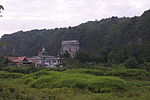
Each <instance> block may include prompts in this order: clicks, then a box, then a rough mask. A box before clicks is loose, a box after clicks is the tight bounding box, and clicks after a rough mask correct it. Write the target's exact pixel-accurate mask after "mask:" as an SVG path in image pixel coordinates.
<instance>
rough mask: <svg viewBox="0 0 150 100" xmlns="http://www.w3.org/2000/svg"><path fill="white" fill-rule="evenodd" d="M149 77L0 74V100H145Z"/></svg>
mask: <svg viewBox="0 0 150 100" xmlns="http://www.w3.org/2000/svg"><path fill="white" fill-rule="evenodd" d="M149 77H150V73H149V72H146V71H145V70H142V69H116V70H107V71H104V70H98V69H65V70H64V69H59V70H58V69H41V70H37V71H35V72H31V73H22V71H21V73H18V72H12V71H11V72H8V71H0V100H83V99H86V100H110V99H112V100H149V98H150V95H149V94H150V78H149Z"/></svg>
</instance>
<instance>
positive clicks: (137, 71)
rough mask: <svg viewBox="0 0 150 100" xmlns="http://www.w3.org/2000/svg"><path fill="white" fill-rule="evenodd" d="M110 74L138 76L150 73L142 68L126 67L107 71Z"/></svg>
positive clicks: (149, 74)
mask: <svg viewBox="0 0 150 100" xmlns="http://www.w3.org/2000/svg"><path fill="white" fill-rule="evenodd" d="M105 75H108V76H123V77H136V76H150V73H148V72H146V71H145V70H142V69H124V70H112V71H108V72H106V74H105Z"/></svg>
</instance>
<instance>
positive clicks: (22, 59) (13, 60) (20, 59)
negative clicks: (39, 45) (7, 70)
mask: <svg viewBox="0 0 150 100" xmlns="http://www.w3.org/2000/svg"><path fill="white" fill-rule="evenodd" d="M8 59H9V60H10V61H11V62H22V61H28V59H27V58H26V57H8Z"/></svg>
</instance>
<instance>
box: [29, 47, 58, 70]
mask: <svg viewBox="0 0 150 100" xmlns="http://www.w3.org/2000/svg"><path fill="white" fill-rule="evenodd" d="M32 60H33V62H34V63H35V65H36V66H37V67H40V66H45V67H57V66H60V63H61V59H60V58H59V57H55V56H49V55H48V53H47V52H46V50H45V49H44V48H43V49H42V51H41V52H40V53H39V54H38V56H34V57H32Z"/></svg>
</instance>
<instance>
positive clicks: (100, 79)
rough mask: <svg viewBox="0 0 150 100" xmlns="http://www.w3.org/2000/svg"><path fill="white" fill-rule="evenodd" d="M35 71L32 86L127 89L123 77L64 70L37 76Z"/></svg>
mask: <svg viewBox="0 0 150 100" xmlns="http://www.w3.org/2000/svg"><path fill="white" fill-rule="evenodd" d="M36 74H37V73H34V74H32V75H30V77H34V80H33V79H29V78H28V77H26V78H25V80H29V81H30V82H29V84H28V85H30V86H31V87H32V88H50V89H54V88H71V89H82V90H89V91H91V92H112V91H125V90H126V82H125V81H123V80H122V79H119V78H115V77H108V76H94V75H88V74H78V73H76V74H67V73H63V72H54V71H51V72H50V71H49V72H48V74H47V75H44V76H43V75H42V74H41V76H39V77H38V78H37V77H36V78H35V75H36Z"/></svg>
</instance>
